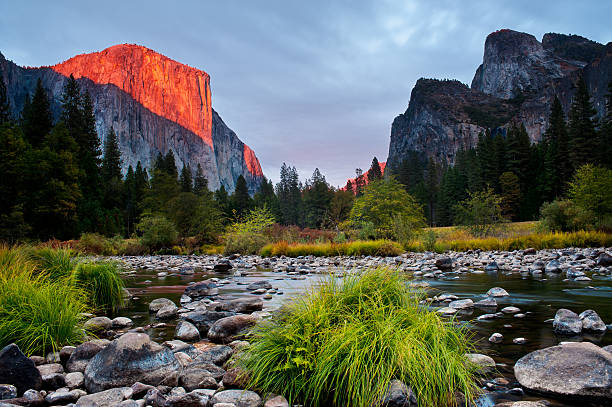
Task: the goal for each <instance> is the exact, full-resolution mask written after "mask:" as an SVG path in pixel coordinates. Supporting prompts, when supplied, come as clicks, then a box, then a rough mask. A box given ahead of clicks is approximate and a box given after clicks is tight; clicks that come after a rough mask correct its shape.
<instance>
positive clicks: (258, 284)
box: [247, 280, 272, 291]
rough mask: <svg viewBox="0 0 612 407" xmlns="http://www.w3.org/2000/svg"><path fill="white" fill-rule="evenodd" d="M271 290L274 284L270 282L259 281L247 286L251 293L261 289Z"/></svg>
mask: <svg viewBox="0 0 612 407" xmlns="http://www.w3.org/2000/svg"><path fill="white" fill-rule="evenodd" d="M271 288H272V284H270V282H269V281H268V280H259V281H255V282H254V283H251V284H249V285H247V290H249V291H255V290H260V289H264V290H269V289H271Z"/></svg>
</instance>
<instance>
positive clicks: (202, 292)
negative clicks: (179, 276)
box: [183, 280, 219, 299]
mask: <svg viewBox="0 0 612 407" xmlns="http://www.w3.org/2000/svg"><path fill="white" fill-rule="evenodd" d="M217 294H219V289H218V288H217V284H215V283H214V282H213V281H208V280H207V281H201V282H199V283H195V284H191V285H188V286H187V287H186V288H185V291H184V292H183V295H186V296H188V297H189V298H192V299H200V298H205V297H211V296H214V295H217Z"/></svg>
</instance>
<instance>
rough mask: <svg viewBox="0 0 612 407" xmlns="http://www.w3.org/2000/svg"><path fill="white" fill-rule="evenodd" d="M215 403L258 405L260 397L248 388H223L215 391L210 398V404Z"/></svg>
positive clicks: (239, 406) (248, 406)
mask: <svg viewBox="0 0 612 407" xmlns="http://www.w3.org/2000/svg"><path fill="white" fill-rule="evenodd" d="M217 403H231V404H233V405H235V406H236V407H259V406H260V405H261V397H259V395H258V394H257V393H255V392H252V391H248V390H224V391H220V392H219V393H216V394H215V395H214V396H212V398H211V399H210V405H211V406H214V405H215V404H217Z"/></svg>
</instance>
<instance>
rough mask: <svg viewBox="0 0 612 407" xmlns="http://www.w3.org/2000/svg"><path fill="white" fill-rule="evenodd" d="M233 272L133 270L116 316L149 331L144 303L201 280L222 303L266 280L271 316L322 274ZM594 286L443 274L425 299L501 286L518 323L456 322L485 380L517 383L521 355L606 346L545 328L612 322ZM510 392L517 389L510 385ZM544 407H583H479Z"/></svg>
mask: <svg viewBox="0 0 612 407" xmlns="http://www.w3.org/2000/svg"><path fill="white" fill-rule="evenodd" d="M232 271H233V270H231V271H230V272H228V273H215V272H196V273H195V274H192V275H181V274H178V273H172V272H169V273H168V275H167V276H164V277H158V276H157V273H158V272H159V270H155V271H153V270H139V271H138V272H137V273H134V274H132V275H129V276H126V285H127V287H128V289H129V291H130V292H131V293H132V294H133V295H135V296H136V297H137V298H136V299H134V300H133V301H131V302H130V304H129V306H128V307H127V308H126V309H124V310H122V311H121V312H120V315H121V316H127V317H130V318H132V319H134V322H135V323H136V324H137V325H138V326H143V325H148V324H155V323H156V322H159V321H156V320H155V319H154V315H151V314H149V312H148V303H149V302H150V301H151V300H153V299H155V298H160V297H165V298H169V299H171V300H172V301H174V302H175V303H176V304H177V305H178V304H179V299H180V297H181V294H182V293H183V291H184V289H185V287H186V286H187V285H188V284H189V283H190V282H192V281H201V280H205V279H208V278H211V277H216V278H219V279H221V280H226V281H228V282H229V284H222V285H220V286H219V292H220V296H221V297H222V298H224V299H231V298H237V297H239V296H250V295H253V294H250V293H248V292H247V291H246V289H245V286H246V285H248V284H249V283H251V282H254V281H258V280H262V279H265V280H269V281H270V282H271V283H272V285H273V286H274V287H278V288H279V291H281V292H282V295H278V294H274V295H273V298H272V299H271V300H265V301H264V310H268V311H271V310H274V309H276V308H278V307H279V306H280V305H281V304H282V303H283V301H287V300H289V299H290V298H291V297H293V296H296V295H299V294H300V293H302V292H303V291H304V290H305V289H306V287H308V286H311V285H312V284H316V283H317V282H318V281H320V280H321V279H322V278H326V277H325V276H324V275H320V274H308V275H298V276H295V275H291V276H290V275H287V274H285V273H275V272H272V271H270V270H260V269H258V270H254V269H251V270H248V271H246V274H245V275H243V276H234V275H233V272H232ZM587 275H589V277H591V278H592V281H587V282H572V281H564V280H563V277H556V276H553V277H550V276H548V275H545V276H543V277H541V278H534V277H532V276H522V275H521V274H518V273H513V274H504V273H502V272H495V273H482V274H476V273H462V274H459V273H446V274H445V276H444V277H443V278H441V279H427V280H424V281H427V282H428V283H429V284H430V285H431V290H430V293H429V294H430V295H431V296H433V295H436V294H440V293H450V294H454V295H457V296H458V297H459V298H471V299H472V300H473V301H474V302H476V301H478V300H480V299H482V298H485V297H486V295H485V293H486V292H487V291H488V290H489V289H490V288H491V287H502V288H504V289H505V290H506V291H508V293H509V294H510V296H509V297H498V298H496V300H497V303H498V307H497V311H500V310H501V309H502V308H503V307H505V306H508V305H513V306H516V307H518V308H520V310H521V313H523V314H525V317H524V318H516V317H514V316H513V315H505V316H503V317H500V318H495V319H493V320H486V321H478V320H476V318H477V317H478V316H479V315H482V314H485V313H494V312H495V311H494V310H486V309H479V308H473V309H472V310H470V311H467V312H460V313H458V314H457V315H456V318H457V319H459V320H461V321H464V322H465V323H467V324H469V326H470V328H471V329H472V331H473V332H474V336H475V340H476V341H477V344H476V347H477V350H478V352H480V353H485V354H487V355H489V356H491V357H493V359H495V361H496V362H497V364H498V366H497V369H498V372H497V374H494V375H492V376H490V377H491V378H493V377H500V376H501V377H505V378H507V379H508V380H510V382H515V379H514V376H513V373H512V367H513V365H514V363H515V362H516V361H517V360H518V359H519V358H520V357H522V356H524V355H525V354H527V353H529V352H531V351H534V350H536V349H541V348H545V347H548V346H553V345H556V344H558V343H559V342H561V341H568V340H574V341H583V340H586V341H591V342H594V343H596V344H597V345H599V346H605V345H610V344H612V332H611V330H608V331H607V332H606V334H605V335H602V336H598V337H595V336H581V337H576V338H568V337H560V336H556V335H555V334H554V333H553V330H552V323H550V322H545V321H546V320H547V319H550V318H554V315H555V312H556V311H557V309H559V308H569V309H571V310H573V311H574V312H576V313H580V312H582V311H584V310H586V309H594V310H595V311H596V312H597V313H598V314H599V315H600V316H601V318H602V319H603V320H604V321H605V322H606V323H608V324H610V323H612V277H610V276H601V275H591V274H590V273H587ZM175 324H176V321H171V322H168V323H167V324H166V326H162V327H159V328H151V329H150V330H149V334H150V335H151V336H152V338H153V339H154V340H157V341H162V340H170V339H172V338H173V334H174V326H175ZM494 332H499V333H501V334H502V335H503V336H504V340H503V342H502V343H501V344H492V343H490V342H489V341H488V340H487V338H488V337H489V336H490V335H491V334H492V333H494ZM517 337H523V338H526V339H527V342H526V343H525V344H523V345H516V344H513V343H512V339H513V338H517ZM510 387H519V386H518V384H517V385H516V386H510ZM543 399H546V400H548V401H549V402H550V405H551V406H559V407H561V406H578V405H588V404H585V403H583V402H580V401H574V402H571V404H567V403H566V404H563V403H562V402H560V401H559V400H554V399H548V398H546V397H542V396H538V395H517V396H513V395H511V394H509V393H507V392H504V391H500V392H493V393H489V394H488V395H487V396H486V397H483V398H482V399H481V400H480V403H479V404H480V405H481V406H483V407H484V406H493V405H494V404H495V402H501V401H504V400H543Z"/></svg>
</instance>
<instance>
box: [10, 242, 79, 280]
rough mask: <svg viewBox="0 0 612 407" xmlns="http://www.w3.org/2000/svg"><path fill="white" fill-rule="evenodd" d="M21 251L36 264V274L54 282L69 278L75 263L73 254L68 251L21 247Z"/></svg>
mask: <svg viewBox="0 0 612 407" xmlns="http://www.w3.org/2000/svg"><path fill="white" fill-rule="evenodd" d="M21 250H22V251H24V252H25V253H26V255H27V256H28V257H29V258H30V259H31V260H32V261H33V262H34V263H35V264H36V269H37V271H38V272H40V273H44V274H46V275H47V277H48V278H50V279H52V280H54V281H59V280H62V279H65V278H67V277H69V276H70V274H71V273H72V270H73V269H74V267H75V265H76V263H77V259H76V258H75V253H74V252H73V251H72V250H70V249H52V248H50V247H23V248H21Z"/></svg>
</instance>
